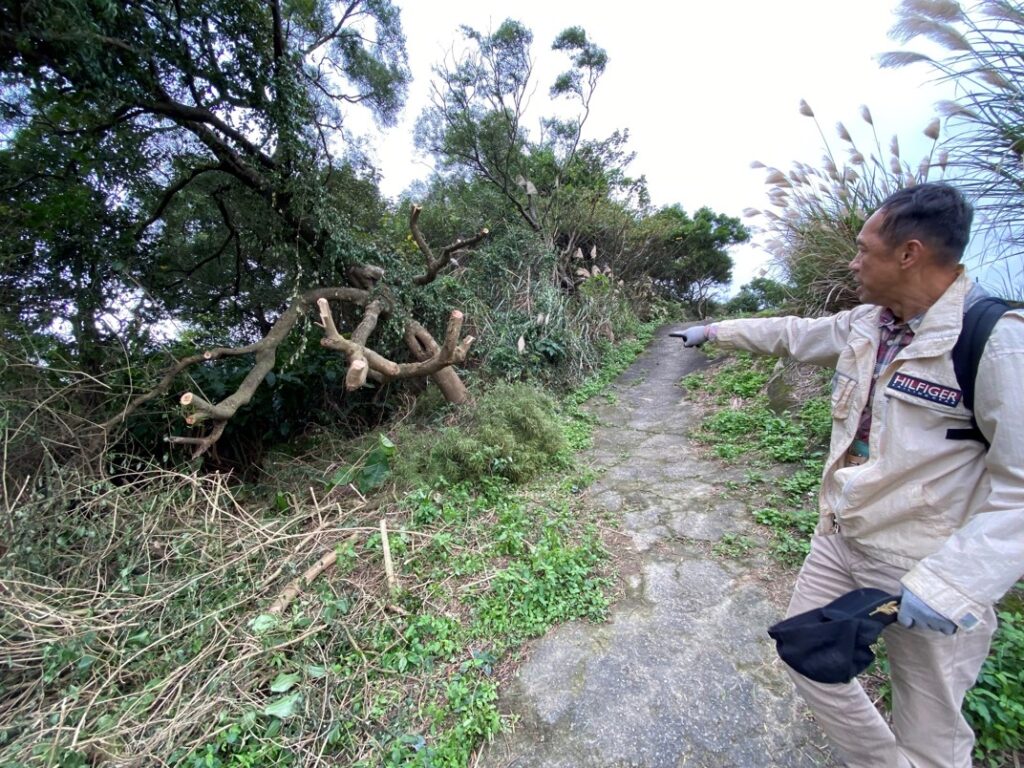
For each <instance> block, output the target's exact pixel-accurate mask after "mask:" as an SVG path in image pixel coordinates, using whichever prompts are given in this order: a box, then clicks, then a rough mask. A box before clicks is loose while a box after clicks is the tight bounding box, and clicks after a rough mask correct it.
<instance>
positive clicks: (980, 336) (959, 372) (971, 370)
mask: <svg viewBox="0 0 1024 768" xmlns="http://www.w3.org/2000/svg"><path fill="white" fill-rule="evenodd" d="M1009 310H1010V305H1009V304H1007V303H1006V302H1005V301H1003V300H1002V299H1000V298H997V297H995V296H986V297H985V298H983V299H979V300H978V301H977V302H975V304H974V305H973V306H972V307H971V308H970V309H969V310H967V312H965V313H964V324H963V326H962V327H961V328H960V336H959V338H957V340H956V345H955V346H954V347H953V370H954V371H955V372H956V380H957V383H958V384H959V385H960V391H961V392H962V393H963V397H964V400H963V403H964V406H965V407H966V408H967V409H968V410H969V411H971V428H970V429H950V430H947V431H946V438H947V439H949V440H978V441H980V442H982V443H984V444H985V448H986V449H987V448H988V440H986V439H985V436H984V435H983V434H981V430H980V429H978V422H977V421H976V420H975V418H974V380H975V379H976V378H977V377H978V363H979V362H980V361H981V353H982V352H984V351H985V344H986V343H988V337H989V335H990V334H991V333H992V328H993V327H994V326H995V324H996V322H997V321H998V320H999V318H1000V317H1002V316H1003V315H1004V314H1005V313H1006V312H1008V311H1009Z"/></svg>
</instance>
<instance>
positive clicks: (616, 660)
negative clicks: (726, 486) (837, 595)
mask: <svg viewBox="0 0 1024 768" xmlns="http://www.w3.org/2000/svg"><path fill="white" fill-rule="evenodd" d="M680 328H681V326H680ZM676 329H677V328H674V327H665V328H662V329H661V330H660V331H659V333H658V335H657V337H656V338H655V339H654V341H653V342H652V343H651V345H650V346H649V347H648V349H647V351H646V352H645V353H644V354H643V355H641V357H640V358H639V359H638V360H637V361H636V362H635V363H634V364H633V366H632V367H631V368H630V369H629V370H628V371H626V372H625V373H624V374H623V375H622V376H620V377H619V379H618V380H617V381H616V382H615V383H614V385H613V386H612V388H611V390H610V393H611V394H610V397H609V398H602V399H600V402H597V403H594V404H593V405H592V406H591V407H590V410H591V412H592V413H593V414H594V415H595V416H596V417H597V418H598V423H599V427H598V428H597V430H596V431H595V435H594V445H593V447H592V448H591V449H590V450H589V451H588V452H587V453H586V454H585V455H584V457H583V460H584V461H587V462H590V463H591V464H592V465H593V466H594V468H595V469H598V470H600V471H601V474H600V476H599V479H598V480H597V482H595V483H594V485H593V486H592V487H591V488H589V489H588V491H587V493H588V495H589V497H590V501H591V503H593V504H594V505H596V506H598V507H599V508H603V509H605V510H608V511H609V512H613V513H615V514H616V515H617V516H619V517H620V519H621V520H622V524H621V528H622V532H623V534H625V535H624V536H623V537H621V538H620V539H619V541H620V542H621V544H620V546H621V547H622V548H623V549H622V551H620V552H617V553H616V554H617V556H619V557H620V558H622V559H624V561H625V563H626V564H627V566H628V567H626V568H624V579H625V580H626V583H625V585H624V590H623V591H624V594H623V597H622V598H621V599H619V600H618V601H617V602H616V603H615V604H614V605H613V606H612V607H611V611H610V617H609V620H608V621H607V622H605V623H603V624H589V623H584V622H571V623H569V624H565V625H562V626H560V627H557V628H556V629H555V630H553V631H552V632H550V633H549V634H548V635H546V636H545V637H543V638H541V639H539V640H537V641H535V642H534V643H533V644H532V646H531V648H530V651H529V658H528V661H526V662H525V663H524V664H523V665H522V666H521V667H520V669H519V671H518V673H517V675H516V678H515V680H514V681H513V682H512V683H511V685H509V686H508V688H507V690H505V691H504V692H503V694H502V701H501V704H502V707H503V709H504V711H506V712H507V713H509V714H511V715H513V716H514V717H515V719H516V725H515V729H514V730H513V731H512V732H511V733H510V734H504V735H503V736H501V737H499V738H498V739H497V740H496V741H495V742H494V743H493V744H491V745H489V746H488V747H486V748H485V749H483V750H482V752H481V754H480V756H479V760H478V762H477V766H479V768H620V767H621V768H625V767H626V766H629V767H630V768H681V767H682V766H687V768H691V767H692V768H705V767H706V768H712V767H719V766H721V767H722V768H724V767H726V766H728V767H730V768H762V767H763V768H768V767H769V766H770V767H772V768H811V767H812V766H834V765H836V763H835V762H834V761H833V759H832V758H831V757H830V754H829V752H828V749H827V747H825V746H824V745H825V739H824V737H823V736H822V734H821V733H820V731H818V730H817V728H816V727H815V726H814V724H813V723H812V722H811V721H810V720H809V718H808V716H807V714H806V711H805V709H804V707H803V705H802V703H801V702H800V701H799V699H798V697H797V696H796V695H795V693H794V692H793V690H792V686H791V684H790V682H789V678H788V677H787V676H786V674H785V672H784V670H783V666H782V663H781V662H780V661H778V659H777V658H776V656H775V652H774V648H773V646H772V643H771V640H770V639H769V638H768V636H767V634H766V632H765V630H766V628H767V627H768V626H769V625H770V624H771V623H772V622H774V621H776V620H777V619H778V618H779V617H780V615H781V608H780V606H781V605H784V603H785V596H786V595H788V593H789V590H790V586H791V582H790V581H785V583H780V582H779V581H766V580H765V579H763V578H760V577H759V576H758V569H759V568H760V567H762V566H763V565H764V563H763V562H759V561H758V558H757V557H756V556H751V557H749V558H747V559H745V560H744V561H743V562H738V561H735V560H730V559H726V558H721V557H717V556H715V555H714V554H712V553H711V546H710V544H712V543H713V542H716V541H718V540H719V539H721V537H722V536H723V534H726V533H733V534H744V533H750V532H752V530H753V523H752V522H751V521H750V516H749V514H748V513H747V512H746V510H745V509H744V506H743V504H742V503H740V502H737V501H733V500H729V499H727V498H725V497H724V496H723V495H722V494H721V493H720V492H719V489H720V488H721V487H722V485H723V483H724V482H725V481H727V480H728V479H729V478H730V477H733V476H735V478H736V479H740V478H742V475H743V472H742V469H741V470H735V469H730V468H726V467H722V466H720V465H717V464H714V463H712V462H707V461H703V462H696V461H695V450H694V448H693V446H692V444H691V442H690V440H689V439H688V438H687V436H686V435H687V433H688V432H689V430H690V429H691V428H692V426H693V424H695V423H696V419H697V417H698V416H699V413H698V411H697V408H696V407H695V406H694V405H693V404H692V403H689V402H687V401H686V400H684V399H683V396H682V392H681V390H680V389H679V387H678V386H677V385H678V382H679V380H680V379H681V378H682V377H683V376H685V375H686V374H688V373H690V372H692V371H694V370H697V369H698V368H700V367H701V366H702V365H703V364H704V357H703V355H701V354H700V353H699V352H696V351H693V350H687V349H684V348H683V346H682V343H681V341H680V340H679V339H677V338H672V337H669V336H668V332H669V331H671V330H676Z"/></svg>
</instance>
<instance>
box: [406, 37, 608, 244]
mask: <svg viewBox="0 0 1024 768" xmlns="http://www.w3.org/2000/svg"><path fill="white" fill-rule="evenodd" d="M462 33H463V35H464V37H465V39H466V40H467V41H468V42H469V43H470V45H469V47H468V48H467V50H466V51H465V52H464V53H463V54H462V56H461V57H460V58H457V59H455V60H446V61H445V62H443V63H442V64H441V65H439V66H437V67H435V69H434V74H435V75H436V77H437V79H436V80H435V82H434V83H433V91H432V103H431V106H430V107H428V108H427V109H426V110H425V111H424V112H423V114H422V115H421V117H420V119H419V122H418V124H417V128H416V144H417V146H418V147H420V148H421V149H423V150H425V151H427V152H429V153H430V154H432V155H434V157H436V158H437V159H438V161H439V163H440V167H441V169H442V171H443V172H444V173H446V174H448V175H450V176H455V177H461V178H465V179H468V178H480V179H483V180H485V181H486V182H487V183H489V184H491V185H492V186H493V187H494V188H496V189H497V190H498V191H499V192H500V194H501V195H502V196H503V197H504V198H505V200H506V201H507V202H508V204H509V205H511V207H512V208H513V209H514V210H515V212H516V214H517V215H518V216H519V218H520V219H521V221H522V222H523V223H524V224H525V225H526V226H528V227H529V228H530V229H531V230H533V231H534V232H538V233H541V234H542V235H544V237H545V238H546V239H547V240H548V242H549V243H550V244H551V245H555V244H559V245H560V246H561V247H562V249H563V251H564V252H566V253H571V252H572V251H573V250H575V247H576V244H575V243H574V242H561V243H559V240H560V238H559V235H560V234H564V233H563V231H562V227H561V220H560V216H559V214H560V206H562V205H564V202H565V199H566V197H567V196H569V194H570V193H569V192H567V188H568V189H571V188H573V187H574V186H576V185H575V184H574V183H573V179H571V178H570V177H571V176H572V174H573V170H574V169H575V170H576V171H577V172H579V171H581V170H583V169H584V168H586V167H587V166H588V165H590V164H591V163H592V161H593V159H594V158H595V157H596V156H597V155H596V154H595V153H593V152H592V153H591V157H590V159H583V160H582V161H580V159H579V156H580V149H581V146H582V145H583V140H582V136H583V127H584V125H585V123H586V121H587V117H588V115H589V113H590V101H591V99H592V98H593V94H594V91H595V89H596V87H597V83H598V81H599V80H600V77H601V75H602V74H603V73H604V70H605V67H606V66H607V63H608V56H607V53H606V52H605V51H604V49H602V48H600V47H599V46H597V45H595V44H594V43H593V42H592V41H590V40H589V39H588V38H587V35H586V32H585V31H584V30H583V29H582V28H580V27H571V28H569V29H566V30H564V31H563V32H562V33H561V34H559V35H558V37H557V38H556V39H555V42H554V44H553V46H552V48H553V49H554V50H556V51H561V52H564V53H567V54H568V55H569V56H570V59H571V66H570V68H569V69H568V70H566V71H565V72H563V73H562V74H561V75H559V76H558V78H557V79H556V80H555V83H554V84H553V85H552V86H551V89H550V95H551V97H552V98H567V99H570V100H573V101H575V102H577V104H578V112H577V114H576V115H575V116H574V117H572V118H569V119H557V118H553V117H549V118H545V119H542V121H541V125H542V128H543V135H541V136H540V138H539V139H538V140H531V138H530V136H529V133H528V131H527V130H526V128H525V127H524V125H523V121H524V118H525V111H526V106H527V102H528V100H529V96H530V95H531V93H532V91H533V89H534V83H533V57H532V50H531V48H532V44H533V33H532V32H530V30H529V29H527V28H526V27H525V26H523V24H521V23H520V22H518V21H514V20H512V19H507V20H505V21H504V22H503V23H502V24H501V26H500V27H498V29H497V30H495V31H494V32H492V33H490V34H483V33H481V32H478V31H477V30H474V29H472V28H470V27H462ZM627 162H628V161H627ZM569 240H571V238H569Z"/></svg>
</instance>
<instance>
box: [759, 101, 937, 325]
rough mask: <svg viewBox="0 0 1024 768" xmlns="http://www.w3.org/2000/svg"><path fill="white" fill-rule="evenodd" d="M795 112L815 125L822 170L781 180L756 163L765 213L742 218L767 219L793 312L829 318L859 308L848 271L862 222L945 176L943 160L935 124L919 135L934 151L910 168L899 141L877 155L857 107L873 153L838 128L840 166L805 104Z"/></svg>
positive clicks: (801, 170)
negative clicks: (903, 192) (762, 175)
mask: <svg viewBox="0 0 1024 768" xmlns="http://www.w3.org/2000/svg"><path fill="white" fill-rule="evenodd" d="M800 112H801V114H803V115H805V116H807V117H810V118H811V119H813V120H814V122H815V125H816V126H817V128H818V133H819V134H821V136H822V141H823V143H824V148H825V155H824V157H823V158H822V165H821V167H820V168H817V167H815V166H813V165H809V164H807V163H801V162H797V163H794V164H793V169H792V170H791V171H790V172H789V173H785V172H783V171H781V170H779V169H777V168H766V166H765V165H764V164H763V163H759V162H755V163H753V166H754V167H755V168H766V170H767V177H766V183H768V184H769V185H771V190H770V191H769V193H768V198H769V201H770V207H769V208H766V209H765V210H757V209H752V208H751V209H747V211H746V212H745V213H746V215H747V216H763V217H764V218H765V219H766V220H767V225H766V227H765V228H766V230H767V231H768V232H769V233H770V234H771V235H772V236H773V237H772V240H771V241H770V242H769V250H770V251H771V252H772V253H773V254H774V256H775V259H776V262H777V263H778V265H779V267H780V269H781V271H782V275H783V277H784V278H785V280H786V281H787V282H788V283H790V284H791V285H792V286H793V298H794V300H795V301H796V303H797V305H798V306H797V307H796V309H797V311H798V312H799V313H801V314H816V313H827V312H834V311H836V310H838V309H843V308H845V307H848V306H851V305H853V304H855V303H856V295H855V294H854V292H853V284H852V278H851V275H850V270H849V268H848V264H849V263H850V261H851V260H852V259H853V257H854V255H855V253H856V243H855V241H856V238H857V235H858V233H859V232H860V229H861V227H862V226H863V225H864V222H865V220H866V219H867V218H868V216H870V215H871V214H872V213H873V212H874V211H875V210H876V209H877V208H878V206H879V205H880V204H881V203H882V201H883V200H885V199H886V198H887V197H889V195H891V194H892V193H894V192H896V191H897V190H899V189H901V188H903V187H906V186H911V185H913V184H920V183H923V182H925V181H928V180H929V177H930V175H931V174H932V172H933V170H934V169H936V168H937V169H939V172H940V174H941V173H944V172H945V169H946V159H945V154H944V153H942V152H938V153H937V152H936V146H937V142H938V137H939V121H938V120H937V119H936V120H933V121H932V122H931V123H930V124H929V125H928V126H927V127H926V128H925V130H924V133H925V136H927V137H928V138H930V139H931V140H932V149H931V151H930V152H929V154H928V155H927V156H926V157H925V158H924V159H923V160H922V161H921V162H920V163H919V164H918V165H916V166H915V167H912V166H911V165H910V164H909V163H908V162H907V161H906V160H904V159H903V157H902V156H901V154H900V146H899V140H898V139H897V137H896V136H893V137H892V140H891V141H890V143H889V148H888V152H885V151H883V150H882V144H881V142H880V141H879V138H878V133H877V131H876V130H875V122H874V118H873V117H872V115H871V111H870V110H869V109H868V108H867V107H861V116H862V117H863V119H864V122H865V123H867V124H868V125H869V126H870V129H871V135H872V138H873V147H871V148H870V149H869V150H866V151H864V150H862V149H861V148H860V147H859V146H858V145H857V143H856V142H855V141H854V139H853V137H852V135H851V134H850V132H849V131H848V130H847V129H846V127H845V126H844V125H843V124H842V123H839V124H837V131H838V133H839V138H840V139H841V141H842V142H843V144H844V145H845V154H846V158H845V159H842V158H841V157H840V156H839V153H836V152H834V151H833V149H832V147H831V146H830V145H829V142H828V140H827V139H826V138H825V135H824V133H823V132H822V130H821V126H820V124H819V123H818V122H817V119H816V118H815V117H814V112H813V111H812V110H811V108H810V106H809V105H808V104H807V103H806V102H801V105H800ZM837 158H839V159H837ZM773 209H774V210H773Z"/></svg>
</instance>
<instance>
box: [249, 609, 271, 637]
mask: <svg viewBox="0 0 1024 768" xmlns="http://www.w3.org/2000/svg"><path fill="white" fill-rule="evenodd" d="M277 621H278V619H277V616H274V615H273V614H271V613H261V614H260V615H259V616H257V617H256V618H255V619H253V620H252V621H250V622H249V629H251V630H252V631H253V632H255V633H256V634H257V635H262V634H263V633H264V632H267V631H268V630H271V629H273V628H274V627H276V626H277Z"/></svg>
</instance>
